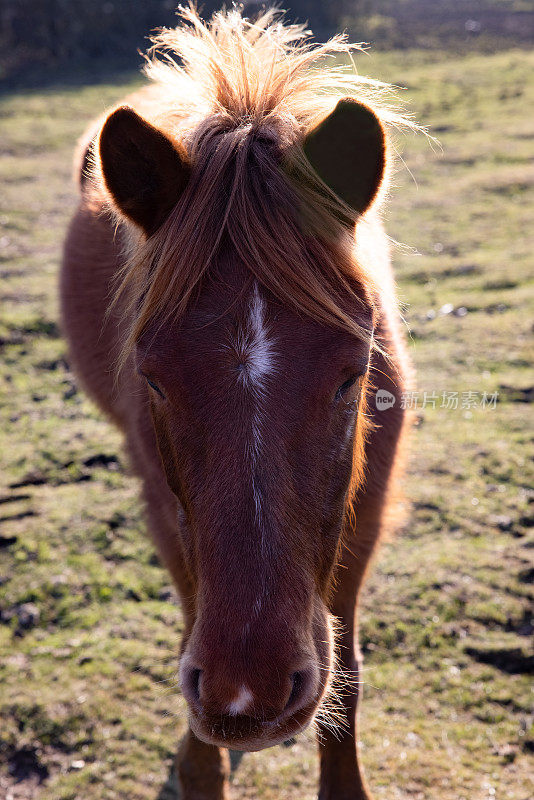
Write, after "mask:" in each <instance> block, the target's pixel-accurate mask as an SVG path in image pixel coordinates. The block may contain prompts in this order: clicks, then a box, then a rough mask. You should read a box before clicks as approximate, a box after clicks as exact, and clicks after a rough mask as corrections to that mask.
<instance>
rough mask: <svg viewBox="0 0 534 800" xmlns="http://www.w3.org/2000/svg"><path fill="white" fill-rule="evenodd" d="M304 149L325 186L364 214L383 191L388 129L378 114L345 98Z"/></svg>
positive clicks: (309, 139) (305, 143) (310, 136)
mask: <svg viewBox="0 0 534 800" xmlns="http://www.w3.org/2000/svg"><path fill="white" fill-rule="evenodd" d="M303 147H304V152H305V154H306V156H307V158H308V161H309V162H310V164H311V165H312V167H313V168H314V170H315V171H316V172H317V174H318V175H319V177H320V178H321V179H322V180H323V181H324V183H326V185H327V186H328V187H329V188H330V189H332V191H333V192H335V193H336V194H337V195H338V197H340V198H341V199H342V200H344V201H345V203H347V205H349V206H350V207H351V208H352V209H354V211H357V212H358V214H363V212H364V211H365V210H366V209H367V208H368V207H369V206H370V204H371V203H372V201H373V200H374V198H375V196H376V194H377V192H378V190H379V188H380V184H381V182H382V178H383V175H384V168H385V164H386V152H385V151H386V148H385V135H384V129H383V128H382V125H381V123H380V121H379V119H378V117H377V116H376V114H374V113H373V112H372V111H371V109H369V108H367V106H364V105H362V104H361V103H358V102H357V101H356V100H353V99H352V98H350V97H345V98H343V99H342V100H340V101H339V102H338V104H337V106H336V107H335V109H334V110H333V111H332V113H331V114H329V115H328V117H326V119H324V120H323V121H322V122H320V123H319V124H318V125H317V126H316V127H315V128H313V130H311V131H310V132H309V133H308V134H307V135H306V138H305V140H304V144H303Z"/></svg>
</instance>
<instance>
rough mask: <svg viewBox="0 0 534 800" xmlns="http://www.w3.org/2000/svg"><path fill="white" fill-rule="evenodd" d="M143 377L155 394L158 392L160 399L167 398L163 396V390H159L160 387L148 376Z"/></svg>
mask: <svg viewBox="0 0 534 800" xmlns="http://www.w3.org/2000/svg"><path fill="white" fill-rule="evenodd" d="M143 377H144V379H145V381H146V382H147V383H148V385H149V386H150V387H151V388H152V389H154V391H155V392H157V393H158V394H159V396H160V397H165V395H164V394H163V392H162V391H161V389H160V388H159V386H158V385H157V384H156V383H154V381H151V380H150V378H147V376H146V375H143Z"/></svg>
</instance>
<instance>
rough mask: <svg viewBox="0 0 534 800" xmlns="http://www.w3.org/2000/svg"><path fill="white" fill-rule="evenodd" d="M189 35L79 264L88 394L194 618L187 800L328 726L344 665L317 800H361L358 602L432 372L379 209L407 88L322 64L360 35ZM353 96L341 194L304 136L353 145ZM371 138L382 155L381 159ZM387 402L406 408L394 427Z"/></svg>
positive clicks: (269, 18)
mask: <svg viewBox="0 0 534 800" xmlns="http://www.w3.org/2000/svg"><path fill="white" fill-rule="evenodd" d="M184 17H185V22H186V23H187V24H186V25H184V26H182V27H179V28H177V29H176V30H175V31H166V32H164V33H162V34H161V35H160V36H159V37H158V39H157V42H156V45H157V46H158V47H159V49H160V53H161V52H162V51H164V52H167V53H169V52H171V53H173V54H174V53H176V54H178V55H179V56H180V57H181V59H182V61H183V63H184V66H183V67H178V66H177V65H176V63H174V61H173V60H172V57H169V61H167V62H166V61H165V58H164V57H161V56H160V58H159V59H158V58H156V57H154V58H153V60H152V61H151V62H150V64H149V67H148V72H149V75H150V77H152V78H153V79H154V85H153V86H152V87H149V88H148V89H146V90H143V91H141V92H140V93H138V94H137V95H135V96H133V97H131V98H129V99H128V104H129V108H128V109H127V110H121V109H119V110H116V111H115V112H114V113H112V114H111V116H110V117H109V118H108V121H107V122H106V121H105V119H102V120H101V121H99V122H98V123H97V126H98V127H99V128H102V130H101V133H100V136H99V140H98V146H97V147H96V148H91V152H92V153H93V156H92V158H93V168H92V181H91V183H88V182H87V180H86V179H85V180H83V181H82V198H81V202H80V207H79V209H78V211H77V213H76V215H75V216H74V218H73V221H72V223H71V227H70V230H69V234H68V236H67V241H66V245H65V257H64V264H63V270H62V277H61V297H62V309H63V324H64V329H65V333H66V335H67V337H68V339H69V342H70V349H71V358H72V361H73V364H74V367H75V368H76V370H77V373H78V375H79V377H80V380H81V381H82V383H83V384H84V386H85V388H86V389H87V391H88V392H89V394H90V395H91V396H92V397H93V398H94V399H95V400H96V402H97V403H98V404H99V405H100V407H101V408H102V409H103V410H104V411H105V412H106V413H107V414H108V415H109V416H110V417H111V419H112V420H113V421H114V422H115V423H116V424H117V425H118V426H119V427H120V428H121V429H122V430H123V432H124V434H125V438H126V442H127V445H128V448H129V451H130V454H131V458H132V462H133V466H134V468H135V470H136V471H137V473H138V474H139V475H140V476H141V478H142V482H143V491H144V498H145V501H146V505H147V516H148V522H149V528H150V531H151V534H152V536H153V539H154V542H155V544H156V546H157V547H158V550H159V552H160V554H161V557H162V559H163V561H164V563H165V564H166V566H167V568H168V569H169V571H170V573H171V575H172V577H173V579H174V581H175V583H176V586H177V589H178V591H179V593H180V596H181V598H182V603H183V608H184V615H185V621H186V633H185V636H184V640H183V642H182V656H181V682H182V689H183V692H184V694H185V696H186V699H187V701H188V703H189V706H190V724H191V730H190V732H189V734H188V736H187V737H186V740H184V742H183V744H182V747H181V749H180V752H179V755H178V757H177V769H178V774H179V776H180V780H181V783H182V788H183V792H184V800H192V799H193V798H204V799H205V800H221V798H223V797H226V795H227V791H228V785H227V778H228V758H227V755H226V753H225V749H224V748H225V747H234V748H240V749H248V750H250V749H258V748H261V747H265V746H268V745H271V744H273V743H275V742H278V741H283V740H284V739H286V738H289V736H291V735H293V734H294V733H295V732H297V731H298V730H300V729H302V728H303V727H304V726H305V725H307V724H308V723H309V722H310V720H311V719H312V718H313V717H314V715H316V713H317V710H318V708H319V707H320V705H321V703H322V701H323V700H324V698H325V696H326V695H327V694H328V693H329V691H330V686H331V683H332V675H331V673H332V665H333V660H334V658H335V659H337V662H338V672H339V673H340V674H342V675H343V676H344V680H343V681H341V683H340V685H339V686H338V687H337V694H338V697H337V701H336V716H337V723H338V726H339V730H337V731H335V732H332V730H331V726H332V719H331V718H329V717H328V714H326V715H325V713H323V712H319V714H318V715H317V725H318V728H319V733H320V754H321V789H320V797H321V800H330V798H332V800H333V799H334V798H335V799H336V800H340V798H351V800H362V799H363V798H367V797H368V794H367V790H366V789H365V787H364V784H363V779H362V777H361V772H360V769H359V765H358V759H357V750H356V739H357V736H356V710H357V696H358V691H357V679H358V674H359V655H358V647H357V641H356V629H357V615H356V602H357V597H358V593H359V590H360V588H361V584H362V581H363V577H364V574H365V571H366V568H367V566H368V564H369V561H370V558H371V556H372V554H373V551H374V550H375V547H376V544H377V542H378V539H379V537H380V534H381V532H382V529H383V527H384V520H385V517H386V513H387V509H388V507H389V498H390V488H391V485H392V476H393V475H394V472H395V471H396V469H397V468H398V463H399V458H398V454H399V442H400V437H401V433H402V431H403V428H404V427H405V420H404V413H403V411H402V409H401V407H400V406H401V404H400V395H401V392H402V391H403V389H404V387H405V385H406V381H407V379H408V375H409V373H410V367H409V364H408V361H407V358H406V355H405V351H404V347H403V342H402V337H401V334H400V325H399V316H398V312H397V307H396V301H395V296H394V291H393V283H392V278H391V269H390V265H389V254H388V248H387V240H386V237H385V234H384V232H383V230H382V227H381V224H380V221H379V219H378V213H377V209H378V207H379V205H380V201H381V199H382V198H383V196H384V195H385V193H386V192H387V179H388V174H389V169H390V163H389V162H390V153H391V146H390V144H389V138H390V135H389V134H388V132H387V131H388V128H389V125H390V124H391V123H401V122H403V120H402V118H401V117H399V116H398V115H396V114H395V113H394V112H393V111H392V110H391V109H389V108H388V107H387V106H386V105H385V104H384V101H383V95H384V93H385V91H386V87H384V86H383V85H380V84H374V83H373V82H370V81H366V80H365V79H361V78H355V77H354V76H353V74H352V73H351V74H349V73H343V72H341V71H340V70H339V69H337V68H335V67H334V68H332V67H327V66H326V65H325V64H324V60H323V59H324V57H325V55H327V54H328V53H338V52H343V51H346V52H348V50H349V48H348V46H347V45H346V44H344V42H343V40H342V39H341V38H336V39H335V40H333V41H332V42H331V43H329V44H328V45H324V46H312V45H311V44H309V43H308V42H307V41H306V40H305V37H304V36H303V33H302V30H301V29H300V28H298V27H297V26H286V27H282V26H280V25H278V24H277V23H276V21H275V16H274V14H273V13H272V12H269V13H268V14H266V15H264V16H263V17H262V18H260V20H258V21H257V22H256V23H255V24H248V23H246V22H245V21H244V20H242V19H241V17H240V15H239V14H238V12H235V11H232V12H228V13H226V14H221V15H217V16H216V17H215V18H214V20H213V21H212V23H211V26H210V27H206V26H204V24H203V23H202V22H201V21H200V19H199V18H198V16H197V14H196V12H194V10H192V9H189V10H188V11H185V12H184ZM318 67H319V68H318ZM312 68H314V69H312ZM343 94H345V95H347V94H348V95H350V96H353V97H354V98H355V101H350V102H351V103H352V102H354V103H355V105H350V103H349V105H348V106H347V102H348V101H343V102H344V103H345V104H344V105H343V104H342V105H341V109H342V110H343V111H346V109H347V108H349V113H348V114H345V113H343V114H342V115H341V117H342V119H341V128H340V127H339V125H337V123H336V126H334V127H335V128H336V136H338V135H341V134H340V131H341V132H342V131H343V130H344V129H345V128H344V127H343V126H345V127H346V131H347V137H353V138H354V139H355V141H357V142H359V143H362V144H361V147H362V148H366V149H363V150H361V153H360V155H359V156H358V158H353V157H352V155H351V153H350V150H347V157H348V160H345V162H344V164H341V165H340V164H339V163H338V168H341V169H342V170H344V172H343V180H342V181H336V179H335V176H336V161H335V158H334V160H333V161H332V160H331V159H330V157H329V153H328V150H327V151H326V155H327V156H328V158H327V159H326V160H324V159H323V160H322V161H321V158H322V154H324V152H325V151H324V150H319V151H318V150H317V146H316V144H314V146H313V147H311V148H307V147H306V143H307V141H308V140H307V138H306V137H307V136H308V134H311V133H313V132H314V131H317V130H318V127H317V126H319V129H320V130H321V131H325V130H326V131H328V130H331V129H332V126H331V125H330V124H329V120H330V121H331V120H332V119H334V117H333V116H332V112H333V109H334V108H335V106H336V103H337V101H338V99H339V96H340V95H343ZM362 102H363V104H364V106H365V108H366V109H368V110H366V111H365V112H362V113H360V111H358V108H360V109H361V108H362V106H360V105H358V104H359V103H362ZM130 107H131V108H130ZM338 108H339V106H338ZM353 112H354V113H353ZM362 114H363V116H362ZM336 119H338V121H339V119H340V118H336ZM362 119H364V122H365V123H366V124H367V122H369V123H370V129H371V130H375V131H376V132H377V133H378V135H373V136H371V137H368V138H367V140H365V137H364V138H360V139H359V138H358V137H359V136H360V132H359V129H358V126H356V129H354V128H351V127H350V126H351V125H354V120H362ZM347 120H348V122H347ZM404 122H405V121H404ZM102 123H104V124H103V127H102ZM321 126H323V127H321ZM94 132H95V126H93V127H92V128H91V131H90V133H89V134H88V136H87V138H86V139H85V141H84V143H83V144H82V147H81V156H80V164H81V169H82V172H83V177H84V178H85V176H86V174H87V168H88V164H89V160H90V157H89V155H88V153H89V150H88V144H89V142H91V141H92V139H93V137H94ZM322 139H324V140H325V141H326V147H327V148H328V145H329V142H331V139H330V135H329V134H326V135H325V136H324V137H323V136H322V134H321V136H320V137H318V139H317V137H316V139H315V142H317V141H318V140H322ZM365 141H366V142H367V143H365ZM320 146H321V147H323V144H321V142H320ZM337 150H339V148H337ZM332 152H334V154H335V152H336V148H333V149H332ZM317 153H318V155H317ZM362 153H363V154H364V156H363V155H362ZM306 154H307V155H308V158H307V157H306ZM309 159H311V161H310V160H309ZM317 159H318V160H317ZM358 159H360V160H358ZM362 159H363V160H362ZM373 159H374V161H373V163H371V161H370V160H373ZM375 162H376V165H379V166H373V164H374V163H375ZM320 163H321V164H323V166H324V169H321V167H320ZM347 165H348V166H347ZM351 165H352V166H351ZM384 166H385V172H384ZM314 167H315V168H314ZM350 169H353V170H355V172H354V174H353V175H352V181H353V182H354V184H355V187H356V188H355V191H354V192H353V191H352V189H351V185H350V181H347V170H350ZM318 173H319V174H320V175H321V177H322V178H323V179H321V177H319V174H318ZM329 176H330V177H329ZM329 184H334V185H335V188H336V190H337V191H338V192H343V193H344V194H346V196H345V197H344V198H343V199H342V198H341V197H339V196H338V195H337V194H336V193H335V192H334V191H333V188H332V185H329ZM341 187H346V192H345V189H344V188H343V189H342V188H341ZM378 189H379V193H378V198H377V199H375V201H374V203H373V204H372V206H371V208H368V207H367V205H366V204H368V203H369V202H371V201H372V200H373V198H374V196H375V194H376V192H377V190H378ZM354 198H356V199H354ZM362 198H363V200H362ZM351 203H352V205H351ZM132 223H133V224H132ZM110 300H111V303H110ZM381 388H383V389H387V390H388V391H389V392H391V393H392V394H394V395H395V397H396V403H395V405H394V407H393V408H391V409H389V410H388V411H385V412H383V413H377V410H376V407H375V403H374V393H375V391H376V390H377V389H381ZM331 615H334V617H335V618H337V619H338V620H339V622H340V625H339V626H338V634H337V640H336V642H335V646H334V634H333V629H332V616H331ZM333 683H334V684H335V683H336V681H335V680H334V681H333ZM351 686H352V688H351ZM244 688H246V690H247V691H246V692H245V691H244ZM325 705H326V704H325Z"/></svg>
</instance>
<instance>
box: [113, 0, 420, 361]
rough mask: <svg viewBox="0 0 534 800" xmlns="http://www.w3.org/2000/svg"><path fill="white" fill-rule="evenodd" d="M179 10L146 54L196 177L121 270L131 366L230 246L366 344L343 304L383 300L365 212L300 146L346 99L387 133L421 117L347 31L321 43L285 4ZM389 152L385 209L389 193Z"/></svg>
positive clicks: (158, 117) (158, 99)
mask: <svg viewBox="0 0 534 800" xmlns="http://www.w3.org/2000/svg"><path fill="white" fill-rule="evenodd" d="M179 15H180V17H181V24H179V25H178V27H177V28H175V29H164V30H161V31H159V32H158V34H157V35H156V36H155V37H154V38H153V47H152V48H151V49H150V51H149V53H148V55H147V64H146V67H145V73H146V75H147V76H148V78H149V79H150V80H151V81H152V82H153V90H152V95H151V98H152V99H151V105H149V106H148V108H149V114H147V116H148V117H149V119H150V121H151V122H152V123H153V124H155V125H156V126H157V127H159V128H160V129H161V130H162V131H164V132H165V133H166V134H167V135H168V136H169V137H170V138H172V139H174V140H175V141H179V142H180V143H181V144H182V145H183V146H184V147H185V149H186V151H187V154H188V157H189V159H190V161H191V164H192V176H191V179H190V182H189V185H188V186H187V188H186V190H185V192H184V194H183V195H182V197H181V198H180V199H179V200H178V201H177V205H176V207H175V208H174V209H173V211H172V212H171V214H170V216H169V217H168V219H167V220H166V222H165V223H164V224H163V225H162V226H161V228H160V229H159V230H158V231H157V232H156V234H154V235H153V236H152V237H150V238H149V239H148V240H147V241H146V242H141V243H140V242H139V241H136V242H135V246H134V247H132V248H131V255H130V257H129V259H128V261H127V263H126V265H125V267H124V269H123V270H122V272H121V276H120V285H119V286H118V289H117V293H116V296H115V302H116V301H117V299H118V298H124V297H126V298H127V305H126V310H125V313H124V316H125V318H127V319H128V331H127V336H126V340H125V345H124V349H123V353H122V357H121V359H120V361H121V364H123V363H124V361H125V359H126V358H127V357H128V354H129V353H130V351H131V348H132V346H133V345H134V344H135V342H136V341H137V340H138V338H139V336H140V335H141V334H142V333H143V332H144V331H145V330H146V329H147V327H148V326H149V325H151V324H153V323H154V321H157V322H161V323H163V322H164V321H165V320H166V319H168V318H169V317H170V316H171V315H172V316H174V317H176V318H179V317H180V316H181V315H182V314H183V313H184V312H185V310H186V308H187V307H188V305H189V303H190V301H191V299H192V298H193V297H194V296H195V295H196V293H198V291H199V289H200V286H201V284H202V281H203V279H204V277H205V276H206V275H207V273H208V271H209V269H210V266H211V265H212V263H213V261H214V259H215V257H216V255H217V253H218V252H219V251H220V248H221V246H222V245H223V244H224V245H225V246H230V247H231V248H232V251H233V252H234V253H235V254H236V256H237V257H238V258H239V259H240V261H241V262H242V263H244V264H245V265H246V266H247V268H248V269H249V270H250V272H251V273H252V274H253V275H254V276H255V277H256V278H257V279H258V280H259V281H260V283H261V284H262V285H264V286H266V287H267V288H268V289H269V290H271V291H272V292H273V293H274V294H275V296H277V297H278V298H279V299H280V300H281V301H282V302H284V303H287V304H289V305H291V306H292V307H293V308H295V309H296V310H297V311H299V312H301V313H304V314H306V315H308V316H311V317H312V318H314V319H316V320H319V321H321V322H322V323H325V324H328V325H334V326H336V327H338V328H342V329H344V330H348V331H350V332H351V333H352V334H354V335H355V336H358V337H359V338H366V339H368V338H369V333H368V332H367V331H365V330H363V329H362V328H361V327H360V326H359V325H358V324H357V323H356V322H355V321H354V320H353V319H352V318H351V317H350V316H349V314H348V313H347V311H346V310H345V306H346V297H347V292H350V295H351V296H354V294H355V284H357V286H358V287H359V290H360V291H359V294H360V295H361V296H362V299H364V300H365V301H367V302H370V301H372V295H373V281H372V278H371V276H370V274H369V272H368V270H366V268H365V266H364V265H361V264H358V262H357V259H356V255H355V243H354V225H355V224H356V223H357V222H358V218H357V217H356V215H355V214H354V212H353V211H352V210H351V209H350V208H348V207H347V206H346V205H345V204H344V203H343V202H342V201H341V200H340V199H339V198H338V197H337V196H336V195H335V194H333V193H332V192H331V191H330V189H328V187H327V186H326V185H325V184H324V183H322V181H321V180H320V179H319V178H318V176H317V175H316V174H315V173H314V171H313V170H312V169H311V167H310V165H309V164H308V162H307V160H306V159H305V157H304V154H303V151H302V147H301V142H302V139H303V136H304V134H305V132H306V131H307V130H308V129H309V128H310V127H311V126H313V125H315V124H316V123H317V122H319V121H320V120H321V119H322V118H324V117H325V116H326V115H327V114H328V113H329V112H330V111H331V110H332V109H333V108H334V106H335V105H336V103H337V101H338V99H339V98H340V97H342V96H352V97H354V98H356V99H357V100H359V101H360V102H362V103H365V104H366V105H367V106H369V107H370V108H371V109H372V110H373V111H374V112H375V113H376V115H377V116H378V117H379V119H380V120H381V122H382V123H383V125H384V127H385V129H386V131H390V129H391V127H392V126H410V127H415V126H414V124H413V123H412V122H411V121H410V120H409V119H407V118H406V117H404V116H402V115H400V114H399V113H398V111H396V110H395V108H394V106H392V105H391V102H390V101H391V99H392V87H390V86H389V85H387V84H384V83H381V82H379V81H375V80H371V79H368V78H363V77H361V76H359V75H358V74H357V73H356V71H355V69H354V65H353V63H352V53H353V51H355V50H360V49H361V46H360V45H353V44H349V43H348V42H347V40H346V37H345V36H343V35H338V36H335V37H334V38H332V39H331V40H330V41H329V42H327V43H325V44H317V43H314V42H313V41H312V40H311V36H310V34H309V32H307V31H306V30H305V29H304V26H301V25H289V24H284V22H283V18H282V16H281V14H280V12H278V11H276V10H270V11H267V12H265V13H264V14H262V15H261V16H260V17H259V18H257V19H256V20H253V21H249V20H247V19H245V18H243V17H242V16H241V14H240V12H239V11H237V10H235V9H234V10H230V11H222V12H219V13H217V14H215V15H214V16H213V17H212V19H211V21H210V22H209V23H205V22H203V21H202V20H201V18H200V17H199V14H198V12H197V10H196V9H195V7H194V6H193V5H190V6H188V7H186V8H184V7H180V9H179ZM343 58H344V59H345V61H346V62H347V63H346V64H345V65H341V66H340V61H341V60H342V59H343ZM145 110H146V109H143V110H142V112H141V113H143V112H144V111H145ZM388 140H389V134H388ZM391 150H392V148H391V146H390V145H389V146H388V168H387V173H388V175H387V176H386V179H385V180H384V184H383V187H382V190H381V192H380V196H379V198H378V200H376V201H375V204H374V206H375V207H377V206H379V205H380V202H381V199H382V198H383V196H384V194H385V193H386V192H387V187H388V176H389V172H390V165H391ZM343 298H345V301H344V299H343Z"/></svg>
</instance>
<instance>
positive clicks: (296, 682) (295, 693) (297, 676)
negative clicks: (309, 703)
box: [285, 672, 305, 710]
mask: <svg viewBox="0 0 534 800" xmlns="http://www.w3.org/2000/svg"><path fill="white" fill-rule="evenodd" d="M304 683H305V675H304V673H303V672H294V673H293V675H292V676H291V684H292V686H291V694H290V695H289V700H288V701H287V703H286V708H285V710H287V709H288V708H291V707H292V706H294V705H295V703H296V702H297V701H298V699H299V697H300V695H301V693H302V689H303V687H304Z"/></svg>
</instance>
